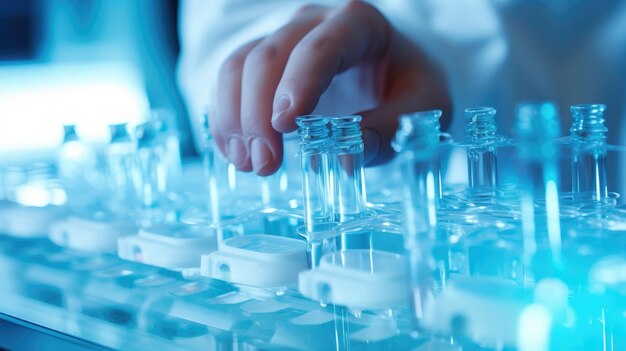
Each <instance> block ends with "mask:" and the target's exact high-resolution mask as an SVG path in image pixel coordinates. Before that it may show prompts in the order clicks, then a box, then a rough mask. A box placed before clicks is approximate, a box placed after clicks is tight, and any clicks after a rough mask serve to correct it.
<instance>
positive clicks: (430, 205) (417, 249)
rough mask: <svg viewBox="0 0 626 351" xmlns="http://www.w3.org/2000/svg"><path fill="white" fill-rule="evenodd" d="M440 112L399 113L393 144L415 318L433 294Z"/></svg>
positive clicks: (421, 313) (419, 314)
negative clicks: (399, 176) (402, 177)
mask: <svg viewBox="0 0 626 351" xmlns="http://www.w3.org/2000/svg"><path fill="white" fill-rule="evenodd" d="M439 117H441V111H439V110H433V111H424V112H417V113H413V114H405V115H402V116H400V127H399V129H398V132H397V133H396V137H395V140H394V143H393V146H394V149H395V150H396V151H397V152H399V153H400V156H399V157H400V167H401V168H402V174H404V175H405V177H406V178H405V181H404V182H402V186H403V189H402V192H403V194H404V211H405V212H404V213H405V218H404V221H405V227H406V233H405V240H404V246H405V251H406V254H407V258H408V261H409V275H410V277H409V278H410V286H411V297H412V304H413V308H414V317H415V318H416V319H418V320H419V319H420V318H421V317H422V316H423V306H424V305H426V304H427V303H428V302H429V300H430V299H432V296H433V295H432V294H433V282H432V277H431V273H432V268H431V259H432V258H431V250H432V247H433V245H434V244H433V243H434V238H435V229H436V225H437V213H436V210H437V205H436V200H437V199H436V197H437V195H436V192H437V190H436V189H437V184H436V180H435V179H436V178H437V173H438V167H437V161H436V160H437V153H438V146H439V144H440V141H439V137H440V130H439Z"/></svg>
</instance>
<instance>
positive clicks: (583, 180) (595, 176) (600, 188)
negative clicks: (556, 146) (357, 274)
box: [570, 104, 608, 201]
mask: <svg viewBox="0 0 626 351" xmlns="http://www.w3.org/2000/svg"><path fill="white" fill-rule="evenodd" d="M605 110H606V106H605V105H601V104H584V105H574V106H571V107H570V111H571V114H572V126H571V128H570V135H571V140H572V143H573V151H574V152H573V156H572V193H573V195H574V198H575V199H577V200H582V199H584V198H587V197H589V196H590V197H591V198H592V199H593V200H595V201H603V200H605V199H606V198H607V196H608V187H607V183H606V132H607V127H606V126H605V124H604V111H605Z"/></svg>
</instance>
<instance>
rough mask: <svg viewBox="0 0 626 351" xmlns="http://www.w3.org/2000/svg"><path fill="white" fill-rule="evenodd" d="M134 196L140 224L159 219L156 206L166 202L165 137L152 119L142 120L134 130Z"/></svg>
mask: <svg viewBox="0 0 626 351" xmlns="http://www.w3.org/2000/svg"><path fill="white" fill-rule="evenodd" d="M135 137H136V141H135V143H136V145H135V148H136V157H137V172H136V173H135V183H136V184H137V196H138V199H139V202H140V205H141V208H142V210H144V214H143V218H142V220H141V221H142V222H143V223H142V224H146V225H148V224H152V223H154V222H159V221H161V220H162V219H163V218H161V214H160V213H159V211H158V210H159V209H160V208H161V207H163V206H164V205H165V204H166V202H167V201H166V200H167V190H168V189H167V184H168V176H169V173H168V165H167V151H166V146H165V140H164V138H163V135H162V134H161V132H160V130H159V128H158V126H157V125H155V123H154V122H144V123H142V124H140V125H138V126H137V127H136V129H135Z"/></svg>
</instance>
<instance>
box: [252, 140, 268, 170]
mask: <svg viewBox="0 0 626 351" xmlns="http://www.w3.org/2000/svg"><path fill="white" fill-rule="evenodd" d="M250 158H251V159H252V169H253V170H254V173H259V172H261V171H262V170H263V168H265V166H267V164H268V163H270V161H271V160H272V152H271V151H270V149H269V148H268V147H267V145H266V144H265V143H264V142H262V141H261V140H259V138H254V139H252V144H251V145H250Z"/></svg>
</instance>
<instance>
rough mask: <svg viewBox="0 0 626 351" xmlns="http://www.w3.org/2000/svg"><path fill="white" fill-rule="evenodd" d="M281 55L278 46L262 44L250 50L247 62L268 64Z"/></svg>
mask: <svg viewBox="0 0 626 351" xmlns="http://www.w3.org/2000/svg"><path fill="white" fill-rule="evenodd" d="M278 56H279V50H278V48H277V47H276V46H274V45H270V44H261V45H259V46H257V47H256V48H254V49H253V50H252V51H250V54H248V57H246V60H245V63H246V64H249V63H252V64H261V65H263V64H268V63H271V62H274V61H275V60H276V59H277V58H278Z"/></svg>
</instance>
